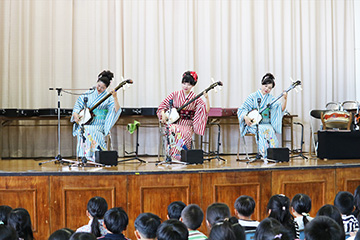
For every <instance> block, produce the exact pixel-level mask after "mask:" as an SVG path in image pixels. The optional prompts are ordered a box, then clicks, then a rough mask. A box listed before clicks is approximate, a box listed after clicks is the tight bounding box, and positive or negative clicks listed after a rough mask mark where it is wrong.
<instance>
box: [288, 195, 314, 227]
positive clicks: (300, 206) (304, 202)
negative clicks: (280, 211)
mask: <svg viewBox="0 0 360 240" xmlns="http://www.w3.org/2000/svg"><path fill="white" fill-rule="evenodd" d="M291 207H292V209H293V211H295V212H296V213H297V214H299V215H302V216H303V222H304V226H306V224H307V223H308V222H309V220H308V219H307V216H309V212H310V210H311V199H310V197H309V196H308V195H306V194H302V193H299V194H296V195H295V196H294V197H293V199H292V200H291Z"/></svg>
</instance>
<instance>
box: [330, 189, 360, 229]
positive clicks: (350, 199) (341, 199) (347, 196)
mask: <svg viewBox="0 0 360 240" xmlns="http://www.w3.org/2000/svg"><path fill="white" fill-rule="evenodd" d="M334 205H335V207H337V208H338V209H339V210H340V212H341V215H342V220H343V223H344V230H345V234H350V233H351V232H357V231H358V230H359V222H358V220H357V219H356V218H355V217H354V216H353V215H351V213H352V212H353V210H354V196H353V195H352V194H351V193H350V192H346V191H341V192H338V193H337V194H336V196H335V200H334Z"/></svg>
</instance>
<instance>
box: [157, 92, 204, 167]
mask: <svg viewBox="0 0 360 240" xmlns="http://www.w3.org/2000/svg"><path fill="white" fill-rule="evenodd" d="M194 97H196V95H195V93H194V92H190V93H189V95H188V96H185V93H184V91H183V90H180V91H175V92H172V93H170V94H169V95H168V96H167V97H166V98H165V99H164V100H163V101H162V102H161V104H160V106H159V108H158V110H157V116H158V117H159V119H160V120H161V111H162V110H164V111H165V112H166V111H167V110H169V107H170V104H169V101H170V100H171V99H172V100H173V107H174V108H179V107H181V106H183V105H184V104H185V103H187V102H189V101H190V100H191V99H193V98H194ZM183 111H190V112H192V111H193V112H192V115H193V116H192V118H191V119H185V118H183V117H180V119H179V120H178V121H177V122H176V123H173V124H169V130H170V134H169V138H170V146H171V148H170V155H171V157H172V158H175V159H177V160H181V150H182V149H190V147H191V140H192V136H193V134H194V133H196V134H198V135H204V132H205V127H206V122H207V118H208V114H207V113H206V104H205V102H204V101H203V100H201V99H200V98H198V99H196V100H195V101H194V102H192V103H191V104H189V105H188V106H186V107H185V108H184V109H183ZM180 115H181V114H180Z"/></svg>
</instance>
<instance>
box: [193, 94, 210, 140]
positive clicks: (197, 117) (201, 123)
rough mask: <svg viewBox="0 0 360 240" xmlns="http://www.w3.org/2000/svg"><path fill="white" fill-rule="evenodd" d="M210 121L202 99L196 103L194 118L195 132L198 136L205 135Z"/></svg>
mask: <svg viewBox="0 0 360 240" xmlns="http://www.w3.org/2000/svg"><path fill="white" fill-rule="evenodd" d="M207 119H208V114H207V113H206V104H205V102H204V101H203V100H202V99H198V100H197V101H196V109H195V114H194V118H193V129H194V132H195V133H196V134H198V135H201V136H202V135H204V133H205V127H206V123H207Z"/></svg>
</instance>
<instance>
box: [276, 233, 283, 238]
mask: <svg viewBox="0 0 360 240" xmlns="http://www.w3.org/2000/svg"><path fill="white" fill-rule="evenodd" d="M281 237H282V233H279V234H278V235H275V236H274V239H277V238H280V239H281Z"/></svg>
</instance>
